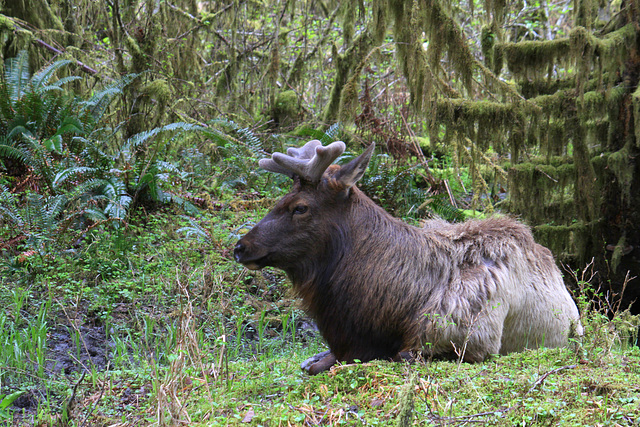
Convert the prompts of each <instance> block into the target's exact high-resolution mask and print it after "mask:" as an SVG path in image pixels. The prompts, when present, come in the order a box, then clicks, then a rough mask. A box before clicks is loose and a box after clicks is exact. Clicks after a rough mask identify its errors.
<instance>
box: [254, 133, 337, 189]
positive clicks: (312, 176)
mask: <svg viewBox="0 0 640 427" xmlns="http://www.w3.org/2000/svg"><path fill="white" fill-rule="evenodd" d="M345 148H346V146H345V144H344V142H342V141H336V142H332V143H331V144H329V145H327V146H326V147H323V146H322V143H321V142H320V141H318V140H317V139H314V140H313V141H309V142H307V143H306V144H305V145H304V146H302V147H301V148H289V149H287V154H283V153H273V154H272V155H271V158H270V159H262V160H260V162H259V165H260V167H261V168H262V169H264V170H267V171H269V172H275V173H281V174H284V175H287V176H289V177H292V178H293V176H294V175H298V176H299V177H300V178H302V179H304V180H306V181H309V182H318V181H320V178H322V174H323V173H324V171H325V170H326V169H327V168H328V167H329V165H330V164H331V163H333V161H334V160H335V159H337V158H338V157H339V156H340V154H342V153H343V152H344V150H345Z"/></svg>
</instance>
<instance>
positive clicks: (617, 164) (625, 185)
mask: <svg viewBox="0 0 640 427" xmlns="http://www.w3.org/2000/svg"><path fill="white" fill-rule="evenodd" d="M630 160H631V147H630V143H627V144H625V145H624V147H622V148H621V149H620V150H618V151H616V152H615V153H611V155H609V158H608V159H607V165H608V166H609V169H611V171H613V173H614V175H615V176H616V179H617V180H618V185H619V186H620V190H621V191H620V197H621V201H622V202H624V201H625V200H626V201H629V200H630V197H631V183H632V182H633V175H634V169H635V165H634V164H633V163H632V162H631V161H630Z"/></svg>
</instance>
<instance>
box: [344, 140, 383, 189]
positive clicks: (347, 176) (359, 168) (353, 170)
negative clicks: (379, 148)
mask: <svg viewBox="0 0 640 427" xmlns="http://www.w3.org/2000/svg"><path fill="white" fill-rule="evenodd" d="M375 147H376V144H375V143H371V145H369V147H367V149H366V150H364V151H363V152H362V154H360V155H359V156H358V157H356V158H355V159H353V160H351V161H350V162H349V163H347V164H346V165H344V166H342V167H341V168H340V170H339V171H338V172H336V175H335V179H336V181H338V182H339V183H341V184H342V185H344V188H345V189H349V188H351V187H353V185H354V184H355V183H356V182H358V181H359V180H360V178H362V175H364V171H366V170H367V166H369V161H370V160H371V155H372V154H373V149H374V148H375Z"/></svg>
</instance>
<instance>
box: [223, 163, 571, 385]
mask: <svg viewBox="0 0 640 427" xmlns="http://www.w3.org/2000/svg"><path fill="white" fill-rule="evenodd" d="M369 155H370V154H369ZM363 156H364V155H363ZM363 156H361V157H359V158H357V159H354V160H353V161H352V162H351V163H349V164H348V165H346V166H344V167H342V168H340V167H339V166H336V165H333V166H330V167H329V168H328V169H327V171H326V172H325V174H324V176H323V178H322V180H321V182H320V183H317V184H314V183H307V182H304V181H300V180H297V181H296V182H295V184H294V186H293V189H292V191H291V193H289V194H288V195H286V196H285V197H283V198H282V199H281V200H280V201H279V202H278V203H277V204H276V206H275V208H274V209H273V210H272V211H271V212H270V213H269V214H267V216H266V217H265V218H264V219H263V220H262V221H261V222H260V223H258V224H257V225H256V226H255V227H254V228H253V229H252V230H251V231H250V232H249V233H248V234H247V235H246V236H245V237H244V238H242V239H241V240H240V241H239V242H238V245H237V246H236V250H235V252H236V260H238V261H239V262H242V263H243V264H245V265H246V266H248V267H249V268H253V269H257V268H262V267H264V266H266V265H270V266H275V267H278V268H281V269H283V270H284V271H285V272H287V274H288V275H289V277H290V278H291V280H292V282H293V286H294V289H295V290H296V292H297V293H298V294H299V295H300V297H301V298H302V302H303V304H304V306H305V308H306V310H307V311H308V313H309V314H310V315H311V316H312V317H313V318H314V319H315V320H316V322H317V324H318V328H319V330H320V332H321V333H322V335H323V337H324V338H325V340H326V341H327V344H328V345H329V348H330V349H331V352H332V356H333V357H334V358H335V359H337V360H338V361H344V362H350V361H353V360H354V359H358V360H361V361H368V360H372V359H380V358H386V359H391V358H397V357H398V354H399V353H400V352H403V351H407V350H417V351H422V352H423V353H424V354H425V355H427V356H432V355H434V356H438V355H444V356H451V355H456V354H459V355H461V356H462V357H463V358H464V360H466V361H470V362H474V361H482V360H484V359H485V358H486V357H487V356H489V355H490V354H497V353H501V354H504V353H507V352H511V351H518V350H522V349H524V348H536V347H539V346H543V345H544V346H548V347H556V346H563V345H566V344H567V339H568V337H569V335H570V333H571V332H576V333H581V327H580V324H579V321H578V317H579V316H578V311H577V308H576V306H575V304H574V302H573V300H572V299H571V297H570V295H569V293H568V291H567V290H566V288H565V286H564V283H563V281H562V276H561V274H560V271H559V270H558V268H557V266H556V264H555V262H554V260H553V257H552V255H551V252H550V251H549V250H548V249H546V248H544V247H542V246H540V245H538V244H536V243H535V242H534V240H533V237H532V235H531V232H530V230H529V229H528V228H527V227H526V226H524V225H522V224H520V223H518V222H516V221H514V220H512V219H509V218H504V217H501V218H492V219H487V220H482V221H468V222H465V223H463V224H449V223H447V222H444V221H431V222H428V223H427V224H426V225H425V227H424V228H417V227H413V226H410V225H408V224H406V223H404V222H402V221H400V220H398V219H396V218H393V217H392V216H390V215H389V214H388V213H387V212H385V211H384V210H383V209H381V208H380V207H379V206H377V205H376V204H375V203H374V202H373V201H371V200H370V199H369V198H368V197H367V196H366V195H364V194H363V193H362V192H361V191H360V190H358V189H357V188H356V187H355V186H354V184H355V182H356V181H357V180H358V179H359V178H360V177H361V176H362V173H363V172H364V169H365V168H366V164H367V163H368V161H369V158H368V156H365V157H363ZM301 207H302V208H301ZM304 208H306V211H304V212H302V213H301V211H302V210H304ZM331 360H332V359H331V355H330V356H328V357H325V358H323V360H322V361H321V362H322V363H321V362H318V365H317V366H315V365H312V366H311V367H310V368H308V371H309V372H311V373H317V371H320V370H324V369H328V367H329V366H330V364H332V363H328V361H331ZM326 365H329V366H326Z"/></svg>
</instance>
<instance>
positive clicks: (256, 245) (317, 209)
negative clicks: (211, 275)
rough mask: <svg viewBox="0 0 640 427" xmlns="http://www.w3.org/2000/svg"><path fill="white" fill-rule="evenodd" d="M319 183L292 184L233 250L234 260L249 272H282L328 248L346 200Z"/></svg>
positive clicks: (324, 183)
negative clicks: (289, 190) (268, 267)
mask: <svg viewBox="0 0 640 427" xmlns="http://www.w3.org/2000/svg"><path fill="white" fill-rule="evenodd" d="M326 182H327V181H326V180H325V181H324V182H323V183H320V184H317V185H312V184H301V183H300V182H297V183H296V184H294V186H293V189H292V191H291V192H290V193H289V194H287V195H286V196H284V197H283V198H282V199H281V200H280V201H278V203H277V204H276V206H275V207H274V208H273V210H272V211H271V212H269V213H268V214H267V216H265V217H264V218H263V219H262V220H261V221H260V222H259V223H258V224H256V225H255V227H253V228H252V229H251V231H249V233H247V234H246V235H245V236H244V237H243V238H242V239H240V240H239V241H238V243H237V244H236V246H235V249H234V257H235V260H236V261H237V262H239V263H241V264H243V265H244V266H245V267H247V268H249V269H251V270H258V269H261V268H263V267H265V266H271V267H277V268H281V269H283V270H285V271H287V270H290V269H291V268H293V267H295V265H296V264H298V263H299V262H300V261H302V260H305V259H309V258H312V257H317V256H319V255H320V254H321V252H322V251H323V250H324V249H325V248H326V247H327V246H328V244H329V241H330V235H331V233H332V229H333V228H334V225H335V224H337V223H338V222H339V221H340V220H339V218H340V211H341V210H342V209H343V208H344V206H345V205H346V204H347V203H348V198H347V197H340V192H339V191H335V190H331V189H329V188H328V185H327V183H326Z"/></svg>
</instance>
